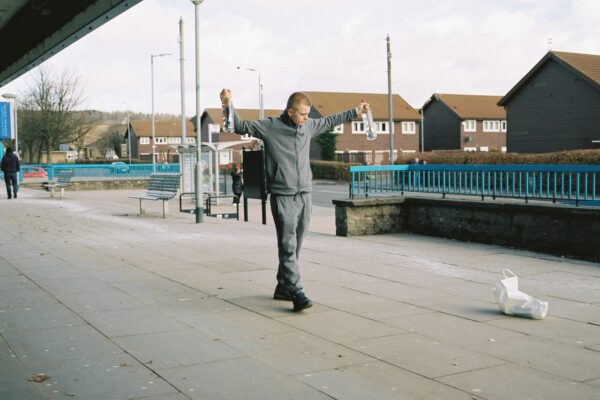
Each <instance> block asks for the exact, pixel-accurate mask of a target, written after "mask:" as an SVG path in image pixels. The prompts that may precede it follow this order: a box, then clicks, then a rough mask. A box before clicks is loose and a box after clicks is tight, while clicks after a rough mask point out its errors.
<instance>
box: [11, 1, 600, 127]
mask: <svg viewBox="0 0 600 400" xmlns="http://www.w3.org/2000/svg"><path fill="white" fill-rule="evenodd" d="M180 17H182V18H183V20H184V24H185V25H184V27H185V28H184V43H185V55H184V58H185V82H186V83H185V93H186V96H185V98H186V101H185V102H186V111H185V113H186V115H187V116H192V115H194V114H195V110H196V102H195V54H194V46H195V42H194V40H195V32H194V22H195V18H194V5H193V4H192V3H191V1H190V0H143V1H142V2H141V3H139V4H137V5H136V6H134V7H132V8H131V9H130V10H128V11H126V12H125V13H123V14H121V15H120V16H118V17H116V18H114V19H113V20H111V21H109V22H108V23H106V24H104V25H103V26H101V27H100V28H98V29H97V30H95V31H93V32H92V33H90V34H88V35H87V36H85V37H84V38H82V39H80V40H79V41H78V42H76V43H74V44H73V45H71V46H69V47H68V48H67V49H65V50H63V51H62V52H60V53H59V54H58V55H56V56H55V57H53V58H52V59H50V60H48V61H47V62H45V63H44V64H43V67H44V68H47V69H49V71H51V72H53V73H56V74H60V73H62V72H64V71H70V72H72V73H75V74H78V75H79V76H80V77H81V78H82V81H83V84H84V92H85V102H84V103H83V104H82V106H81V108H83V109H96V110H103V111H116V110H126V109H129V110H132V111H138V112H150V111H151V107H152V102H151V97H152V96H151V73H150V69H151V68H150V55H151V54H159V53H172V54H173V55H172V56H166V57H160V58H155V59H154V88H155V89H154V98H155V112H156V113H170V114H180V112H181V101H180V73H179V43H178V37H179V19H180ZM598 26H600V1H598V0H570V1H569V0H452V1H442V0H420V1H415V0H411V1H405V0H369V1H364V0H302V1H292V0H205V1H204V2H203V3H202V4H201V5H200V71H201V72H200V89H201V95H200V109H204V108H207V107H219V106H220V101H219V92H220V90H221V89H222V88H224V87H227V88H230V89H231V90H232V93H233V99H234V104H235V105H236V106H237V107H238V108H258V97H259V96H258V75H259V74H258V73H257V72H252V71H248V70H247V69H248V68H253V69H256V70H258V71H260V78H261V80H262V83H263V90H264V106H265V108H277V109H281V108H282V107H283V106H284V105H285V102H286V100H287V97H288V96H289V95H290V94H291V93H292V92H294V91H329V92H359V93H387V56H386V41H385V38H386V36H387V35H388V34H389V35H390V38H391V52H392V68H391V70H392V92H393V93H395V94H399V95H400V96H402V97H403V98H404V99H405V100H406V101H408V102H409V104H411V105H412V106H413V107H415V108H418V107H421V106H422V105H423V103H424V102H425V101H426V100H427V99H428V98H429V97H430V96H431V95H432V94H433V93H460V94H484V95H498V96H502V95H504V94H506V93H507V92H508V91H509V90H510V89H511V88H512V87H513V86H514V85H515V84H516V83H517V82H518V81H519V80H520V79H521V78H522V77H523V76H524V75H525V74H526V73H527V72H528V71H529V70H530V69H531V68H532V67H533V66H534V65H535V64H536V63H537V62H538V61H539V60H540V59H541V58H542V57H543V56H544V55H545V54H546V52H547V51H548V50H549V48H551V49H552V50H557V51H569V52H577V53H587V54H600V34H599V33H598V32H599V30H598V28H597V27H598ZM549 40H551V44H550V45H549ZM238 67H240V68H239V69H238ZM36 72H37V70H36V69H34V70H33V71H31V72H29V73H27V74H25V75H23V76H22V77H20V78H18V79H17V80H15V81H13V82H11V83H9V84H8V85H5V86H4V87H2V88H0V93H17V94H20V93H24V92H25V90H26V88H27V87H28V86H29V85H31V84H32V82H33V75H32V74H36ZM367 100H368V98H367Z"/></svg>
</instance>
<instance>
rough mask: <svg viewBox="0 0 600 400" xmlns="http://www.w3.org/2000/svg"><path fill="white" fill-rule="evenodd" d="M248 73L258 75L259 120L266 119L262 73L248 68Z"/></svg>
mask: <svg viewBox="0 0 600 400" xmlns="http://www.w3.org/2000/svg"><path fill="white" fill-rule="evenodd" d="M240 68H241V67H237V69H240ZM246 71H252V72H256V73H257V74H258V118H259V119H263V118H264V117H265V110H264V106H263V86H262V81H261V79H260V71H259V70H257V69H256V68H246Z"/></svg>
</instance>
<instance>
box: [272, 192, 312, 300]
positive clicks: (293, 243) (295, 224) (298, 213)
mask: <svg viewBox="0 0 600 400" xmlns="http://www.w3.org/2000/svg"><path fill="white" fill-rule="evenodd" d="M311 208H312V197H311V194H310V193H307V192H302V193H297V194H295V195H281V194H271V212H272V213H273V220H274V221H275V228H276V229H277V248H278V250H279V268H278V270H277V283H278V284H280V285H283V286H285V288H286V289H288V291H289V292H290V293H296V292H298V291H300V290H302V284H301V283H300V270H299V268H298V256H299V254H300V248H301V247H302V241H303V240H304V236H305V235H306V231H307V230H308V224H309V222H310V212H311Z"/></svg>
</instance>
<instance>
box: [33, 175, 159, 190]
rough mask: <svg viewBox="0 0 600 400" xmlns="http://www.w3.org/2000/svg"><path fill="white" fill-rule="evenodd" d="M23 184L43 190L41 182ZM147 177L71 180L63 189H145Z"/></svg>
mask: <svg viewBox="0 0 600 400" xmlns="http://www.w3.org/2000/svg"><path fill="white" fill-rule="evenodd" d="M23 186H25V187H28V188H30V189H42V190H44V189H45V188H44V186H43V182H27V183H25V184H24V185H23ZM147 186H148V178H138V179H107V180H85V181H78V180H72V181H71V186H69V187H68V188H66V189H65V191H73V190H118V189H146V187H147Z"/></svg>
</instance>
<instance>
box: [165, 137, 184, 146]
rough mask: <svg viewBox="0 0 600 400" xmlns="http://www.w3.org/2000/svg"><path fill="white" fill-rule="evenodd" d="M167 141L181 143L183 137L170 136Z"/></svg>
mask: <svg viewBox="0 0 600 400" xmlns="http://www.w3.org/2000/svg"><path fill="white" fill-rule="evenodd" d="M167 142H168V143H169V144H179V143H181V138H180V137H170V138H168V139H167Z"/></svg>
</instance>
